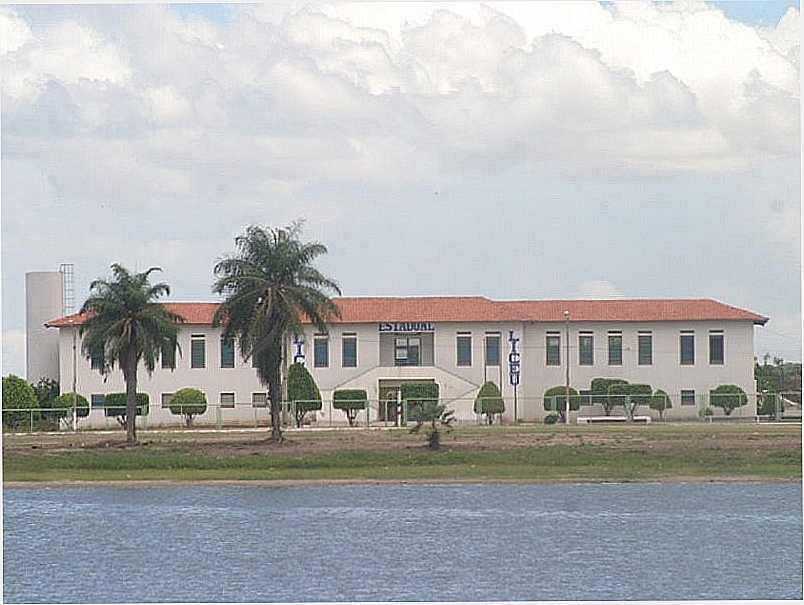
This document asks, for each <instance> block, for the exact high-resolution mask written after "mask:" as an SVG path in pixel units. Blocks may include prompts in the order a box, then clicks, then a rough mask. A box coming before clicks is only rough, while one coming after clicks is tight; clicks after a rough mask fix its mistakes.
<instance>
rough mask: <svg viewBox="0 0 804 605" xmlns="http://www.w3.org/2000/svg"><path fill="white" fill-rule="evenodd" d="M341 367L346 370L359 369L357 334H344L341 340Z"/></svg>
mask: <svg viewBox="0 0 804 605" xmlns="http://www.w3.org/2000/svg"><path fill="white" fill-rule="evenodd" d="M341 365H342V366H343V367H344V368H356V367H357V334H344V335H343V337H342V339H341Z"/></svg>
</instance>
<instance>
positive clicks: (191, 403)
mask: <svg viewBox="0 0 804 605" xmlns="http://www.w3.org/2000/svg"><path fill="white" fill-rule="evenodd" d="M168 408H170V413H171V414H175V415H176V416H184V424H185V425H186V426H187V428H190V427H191V426H193V416H200V415H201V414H203V413H204V412H206V411H207V396H206V395H204V393H202V392H201V391H199V390H198V389H193V388H190V387H185V388H183V389H179V390H178V391H176V392H175V393H174V394H173V397H171V398H170V401H169V402H168Z"/></svg>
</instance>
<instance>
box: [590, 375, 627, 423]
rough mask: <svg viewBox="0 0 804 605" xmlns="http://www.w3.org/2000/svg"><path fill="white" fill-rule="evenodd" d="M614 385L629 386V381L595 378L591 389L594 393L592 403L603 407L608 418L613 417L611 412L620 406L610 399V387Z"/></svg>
mask: <svg viewBox="0 0 804 605" xmlns="http://www.w3.org/2000/svg"><path fill="white" fill-rule="evenodd" d="M613 384H628V381H627V380H623V379H622V378H593V379H592V383H591V386H590V388H589V390H590V391H592V403H593V404H597V405H601V406H603V413H604V414H605V415H606V416H611V411H612V410H613V409H614V408H615V406H616V405H618V404H617V403H613V402H612V399H611V398H610V397H609V387H611V385H613Z"/></svg>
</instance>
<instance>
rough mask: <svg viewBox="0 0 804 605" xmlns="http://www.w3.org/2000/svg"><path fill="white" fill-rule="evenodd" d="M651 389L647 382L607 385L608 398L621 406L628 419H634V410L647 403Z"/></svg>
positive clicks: (651, 394) (650, 396)
mask: <svg viewBox="0 0 804 605" xmlns="http://www.w3.org/2000/svg"><path fill="white" fill-rule="evenodd" d="M652 396H653V389H652V388H651V386H650V385H649V384H627V383H626V384H620V383H617V384H612V385H611V386H610V387H609V398H610V399H611V400H612V401H613V403H614V405H619V406H622V407H623V409H624V410H625V414H626V416H628V420H633V419H634V414H635V413H636V410H637V408H638V407H639V406H641V405H649V404H650V401H651V398H652Z"/></svg>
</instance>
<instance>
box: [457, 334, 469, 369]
mask: <svg viewBox="0 0 804 605" xmlns="http://www.w3.org/2000/svg"><path fill="white" fill-rule="evenodd" d="M455 344H456V348H457V352H458V356H457V357H458V359H457V364H458V365H459V366H470V365H472V335H471V334H466V333H461V332H458V336H457V338H456V343H455Z"/></svg>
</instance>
